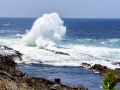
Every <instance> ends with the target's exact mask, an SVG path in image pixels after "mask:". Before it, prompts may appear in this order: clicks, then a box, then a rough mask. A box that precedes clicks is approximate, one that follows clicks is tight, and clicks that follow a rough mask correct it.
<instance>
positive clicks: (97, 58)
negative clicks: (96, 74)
mask: <svg viewBox="0 0 120 90" xmlns="http://www.w3.org/2000/svg"><path fill="white" fill-rule="evenodd" d="M79 54H81V55H85V56H88V57H90V58H94V59H98V60H105V61H108V62H110V61H111V60H108V59H102V58H97V57H94V56H92V55H89V54H84V53H79Z"/></svg>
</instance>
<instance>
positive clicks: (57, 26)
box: [23, 13, 66, 48]
mask: <svg viewBox="0 0 120 90" xmlns="http://www.w3.org/2000/svg"><path fill="white" fill-rule="evenodd" d="M63 24H64V23H63V21H62V20H61V18H60V17H59V15H58V14H57V13H51V14H44V15H43V16H42V17H40V18H38V19H37V20H36V21H35V22H34V24H33V27H32V29H31V30H30V31H28V32H27V34H26V35H24V37H23V42H24V44H25V45H28V46H37V47H38V48H45V47H48V46H49V47H51V46H55V45H56V44H57V43H58V42H59V41H60V40H61V39H62V37H64V35H65V32H66V27H65V26H64V25H63Z"/></svg>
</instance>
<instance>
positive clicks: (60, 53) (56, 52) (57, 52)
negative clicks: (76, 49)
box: [45, 49, 70, 56]
mask: <svg viewBox="0 0 120 90" xmlns="http://www.w3.org/2000/svg"><path fill="white" fill-rule="evenodd" d="M45 50H47V51H51V52H54V53H55V54H59V55H67V56H70V55H69V54H68V53H64V52H60V51H55V50H50V49H45Z"/></svg>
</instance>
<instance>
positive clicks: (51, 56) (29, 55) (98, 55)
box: [0, 38, 120, 68]
mask: <svg viewBox="0 0 120 90" xmlns="http://www.w3.org/2000/svg"><path fill="white" fill-rule="evenodd" d="M20 41H21V39H20V38H16V39H4V38H2V39H0V43H1V44H3V45H8V46H11V47H12V48H14V49H15V50H18V51H20V52H21V53H23V54H24V55H23V60H22V61H19V60H16V62H18V63H26V64H30V63H42V64H48V65H55V66H80V65H81V63H83V62H86V63H89V64H91V65H94V64H102V65H105V66H108V67H110V68H117V67H119V66H117V65H112V62H119V59H120V49H119V48H109V47H97V46H87V45H80V44H72V43H71V44H62V43H61V44H60V43H59V44H58V45H59V46H60V48H58V47H52V48H51V49H52V50H55V51H61V52H65V53H69V54H70V56H66V55H57V54H55V53H54V52H50V51H46V50H45V49H38V48H37V47H28V46H25V45H23V44H22V42H20ZM107 60H109V61H107Z"/></svg>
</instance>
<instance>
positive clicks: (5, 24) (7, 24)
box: [2, 23, 10, 26]
mask: <svg viewBox="0 0 120 90" xmlns="http://www.w3.org/2000/svg"><path fill="white" fill-rule="evenodd" d="M2 25H3V26H9V25H10V23H4V24H2Z"/></svg>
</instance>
